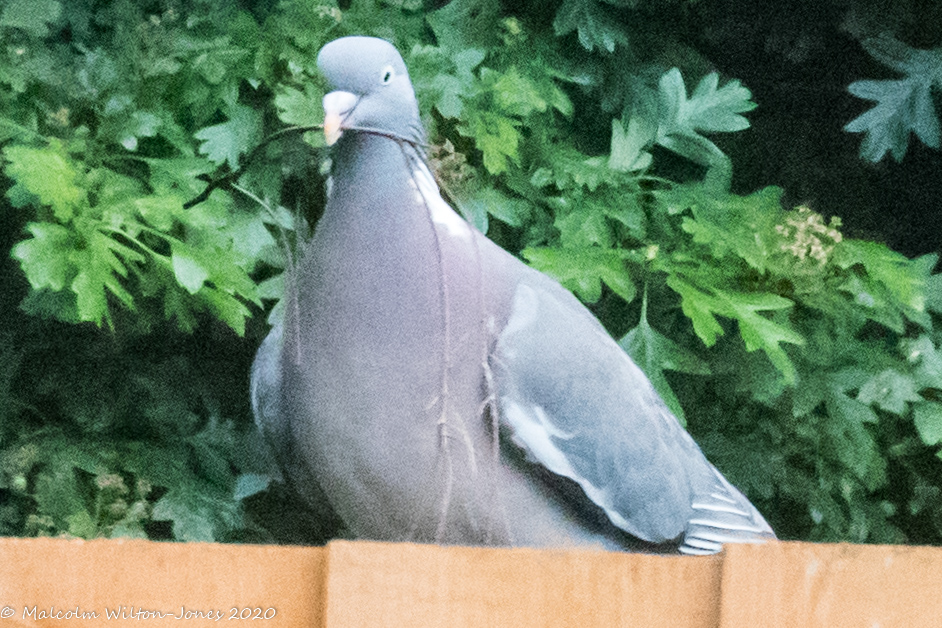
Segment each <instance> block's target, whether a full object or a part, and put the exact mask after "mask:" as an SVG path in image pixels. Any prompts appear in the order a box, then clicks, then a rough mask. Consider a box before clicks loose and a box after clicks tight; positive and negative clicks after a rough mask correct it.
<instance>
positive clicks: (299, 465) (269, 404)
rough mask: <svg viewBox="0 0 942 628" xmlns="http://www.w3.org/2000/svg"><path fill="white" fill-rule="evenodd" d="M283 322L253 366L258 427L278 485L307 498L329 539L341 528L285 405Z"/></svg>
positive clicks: (251, 383)
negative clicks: (299, 444) (301, 451)
mask: <svg viewBox="0 0 942 628" xmlns="http://www.w3.org/2000/svg"><path fill="white" fill-rule="evenodd" d="M283 353H284V322H283V321H278V322H277V323H276V324H275V325H274V326H273V327H272V329H271V331H270V332H269V333H268V336H266V337H265V340H264V341H262V344H261V346H259V348H258V351H257V352H256V354H255V360H254V361H253V362H252V370H251V373H250V379H249V391H250V395H251V399H252V414H253V415H254V416H255V425H256V426H257V427H258V429H259V431H261V433H262V435H263V436H264V437H265V441H266V442H267V443H268V446H269V448H270V449H271V451H272V453H273V455H274V457H275V461H276V462H277V464H278V471H279V472H282V473H284V474H285V475H286V476H287V478H285V477H276V478H275V479H276V481H278V482H284V481H285V479H287V480H288V484H289V485H290V486H292V487H293V489H294V490H295V491H296V492H297V493H298V494H300V495H301V496H302V497H304V500H305V502H306V503H307V506H308V509H309V511H310V514H311V515H312V517H313V519H312V520H311V521H309V523H312V524H313V525H314V526H315V527H316V528H317V530H316V532H317V533H318V534H319V535H321V536H323V537H324V538H329V537H330V536H331V535H332V534H335V533H336V531H337V530H338V529H339V528H340V526H341V525H342V522H341V521H340V520H339V518H338V517H337V515H336V513H335V512H334V510H333V507H332V506H331V505H330V502H329V501H328V499H327V496H326V494H325V493H324V491H323V489H322V488H321V485H320V483H319V482H318V480H317V477H316V476H315V474H314V472H313V470H312V469H311V468H310V466H309V465H307V464H306V463H305V462H304V460H303V459H302V458H301V456H300V455H299V453H298V450H297V447H296V445H295V441H294V435H293V434H292V431H291V421H290V417H289V416H288V413H287V409H286V407H285V405H284V402H283V391H282V381H283V371H282V368H283V364H282V354H283Z"/></svg>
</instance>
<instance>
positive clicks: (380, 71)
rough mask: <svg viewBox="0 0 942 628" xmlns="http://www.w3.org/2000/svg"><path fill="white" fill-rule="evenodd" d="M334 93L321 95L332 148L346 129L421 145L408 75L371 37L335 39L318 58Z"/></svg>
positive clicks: (391, 50) (392, 51)
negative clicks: (370, 132) (373, 133)
mask: <svg viewBox="0 0 942 628" xmlns="http://www.w3.org/2000/svg"><path fill="white" fill-rule="evenodd" d="M317 67H318V68H319V69H320V71H321V73H322V74H323V75H324V77H325V78H326V79H327V82H328V84H329V85H330V88H331V89H332V90H333V91H331V92H330V93H328V94H327V95H326V96H324V136H325V137H326V138H327V143H328V144H334V143H335V142H336V141H337V140H338V139H339V138H340V136H341V134H342V133H343V131H344V130H346V129H349V130H353V129H358V130H360V131H369V130H372V131H374V132H377V133H380V134H385V135H389V136H392V137H395V138H399V139H402V140H406V141H408V142H411V143H413V144H421V143H422V142H423V141H424V132H423V130H422V123H421V120H420V119H419V107H418V103H416V100H415V92H414V91H413V89H412V82H411V81H410V80H409V71H408V70H407V69H406V64H405V63H404V62H403V60H402V57H401V56H400V55H399V52H398V51H397V50H396V49H395V48H394V47H393V45H392V44H390V43H389V42H387V41H385V40H382V39H377V38H375V37H342V38H340V39H335V40H334V41H332V42H330V43H329V44H327V45H326V46H324V47H323V48H321V51H320V53H318V55H317Z"/></svg>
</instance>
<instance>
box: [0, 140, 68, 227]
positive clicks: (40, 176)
mask: <svg viewBox="0 0 942 628" xmlns="http://www.w3.org/2000/svg"><path fill="white" fill-rule="evenodd" d="M3 156H4V157H5V158H6V160H7V162H8V163H7V165H6V168H5V171H6V174H7V176H9V177H10V178H12V179H14V180H16V184H17V187H18V188H20V190H26V191H27V192H29V193H30V194H33V195H35V196H36V197H37V198H38V199H39V202H40V203H42V204H43V205H48V206H50V207H52V210H53V213H54V214H55V216H56V218H57V219H58V220H59V221H61V222H67V221H69V220H71V219H72V217H73V216H74V215H75V210H76V205H78V204H79V203H80V202H81V201H82V199H83V198H84V196H85V193H84V192H83V191H82V188H81V187H80V186H79V185H78V172H77V171H76V169H75V168H74V167H73V166H72V163H71V162H70V161H68V160H67V158H66V156H65V155H64V153H63V152H62V151H60V150H57V149H56V147H55V146H47V147H45V148H30V147H28V146H15V145H14V146H8V147H6V148H5V149H4V150H3ZM10 194H11V192H7V196H10Z"/></svg>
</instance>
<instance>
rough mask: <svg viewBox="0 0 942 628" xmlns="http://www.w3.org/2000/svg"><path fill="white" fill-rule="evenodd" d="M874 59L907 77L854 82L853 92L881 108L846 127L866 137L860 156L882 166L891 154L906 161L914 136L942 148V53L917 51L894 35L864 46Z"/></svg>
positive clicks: (927, 143)
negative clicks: (940, 97)
mask: <svg viewBox="0 0 942 628" xmlns="http://www.w3.org/2000/svg"><path fill="white" fill-rule="evenodd" d="M861 43H862V44H863V46H864V48H865V49H866V50H867V52H869V53H870V55H871V56H873V58H874V59H877V60H878V61H880V63H883V64H884V65H886V66H888V67H890V68H892V69H893V70H895V71H897V72H899V73H900V74H903V75H904V77H903V78H901V79H896V80H883V81H854V82H853V83H851V84H850V85H849V86H848V88H847V89H848V90H850V93H851V94H853V95H854V96H857V97H858V98H864V99H866V100H874V101H876V102H877V104H876V106H874V107H873V109H870V110H869V111H867V112H866V113H863V114H862V115H860V116H859V117H857V118H855V119H854V120H851V121H850V122H848V123H847V125H846V126H845V127H844V130H845V131H850V132H852V133H865V134H866V135H865V136H864V141H863V144H862V145H861V147H860V156H861V157H863V158H864V159H868V160H870V161H873V162H877V161H880V160H881V159H883V156H884V155H886V153H887V152H889V153H891V154H892V155H893V159H895V160H896V161H902V160H903V157H904V156H905V155H906V148H907V147H908V146H909V134H910V132H913V133H915V134H916V137H918V138H919V139H920V140H921V141H922V143H923V144H925V145H926V146H931V147H932V148H938V147H939V116H938V114H937V113H936V111H935V107H934V106H933V104H932V89H933V87H934V88H935V89H936V90H942V48H937V49H934V50H917V49H915V48H910V47H909V46H907V45H906V44H904V43H902V42H900V41H897V40H896V39H893V38H892V37H890V36H888V35H883V36H880V37H875V38H872V39H865V40H864V41H862V42H861Z"/></svg>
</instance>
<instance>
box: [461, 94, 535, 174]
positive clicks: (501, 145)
mask: <svg viewBox="0 0 942 628" xmlns="http://www.w3.org/2000/svg"><path fill="white" fill-rule="evenodd" d="M519 124H520V123H519V122H518V121H517V120H514V119H513V118H508V117H506V116H502V115H500V114H496V113H493V112H490V111H477V110H476V111H475V112H474V113H473V114H472V115H469V116H468V118H466V119H465V120H464V121H463V122H462V123H461V124H460V125H459V126H458V130H459V131H460V132H461V134H462V135H464V136H465V137H470V138H473V139H474V143H475V145H476V146H477V148H478V150H480V151H481V152H482V153H483V154H484V167H485V168H487V170H488V172H490V173H491V174H494V175H497V174H501V173H502V172H505V171H506V170H507V169H508V168H509V167H510V163H511V162H514V163H516V162H518V160H519V155H518V153H517V146H518V144H519V143H520V131H518V130H517V127H518V126H519Z"/></svg>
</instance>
